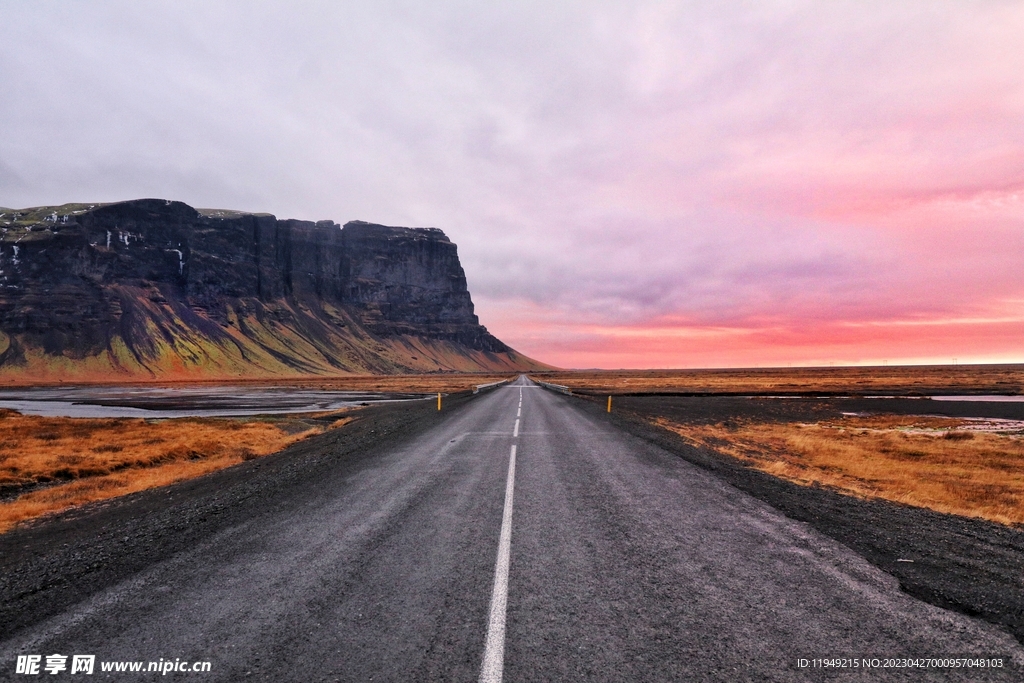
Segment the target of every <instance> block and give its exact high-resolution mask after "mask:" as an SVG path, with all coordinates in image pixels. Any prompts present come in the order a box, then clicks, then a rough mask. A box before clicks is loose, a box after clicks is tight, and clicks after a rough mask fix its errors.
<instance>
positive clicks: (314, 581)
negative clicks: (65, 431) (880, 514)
mask: <svg viewBox="0 0 1024 683" xmlns="http://www.w3.org/2000/svg"><path fill="white" fill-rule="evenodd" d="M271 507H272V508H273V509H272V510H270V511H268V512H267V513H266V514H260V515H254V516H252V517H251V518H250V519H246V520H241V521H239V522H238V523H235V524H232V525H231V526H229V527H228V528H223V529H221V530H219V531H218V532H217V533H216V534H214V535H212V536H210V537H208V538H205V539H203V540H202V541H201V542H197V543H196V544H195V545H193V546H191V547H189V548H187V549H185V550H183V551H182V552H179V553H177V554H176V555H174V556H173V557H171V558H169V559H166V560H164V561H161V562H159V563H157V564H154V565H152V566H150V567H148V568H146V569H144V570H143V571H141V572H139V573H137V574H135V575H133V576H131V577H130V578H128V579H127V580H124V581H121V582H119V583H117V584H116V585H113V586H110V587H108V588H106V589H105V590H102V591H100V592H99V593H96V594H94V595H92V596H91V597H89V598H88V599H86V600H84V601H82V602H79V603H77V604H74V605H73V606H71V607H69V608H68V609H67V610H65V611H64V612H62V613H60V614H56V615H54V616H52V617H50V618H48V619H45V620H43V621H41V622H39V623H36V624H34V625H32V626H30V627H28V628H26V629H22V630H21V631H19V632H17V633H15V634H14V636H13V637H11V638H10V639H8V640H7V641H5V642H3V643H0V662H2V663H3V666H4V667H5V670H4V672H3V673H2V674H0V678H2V677H3V676H6V675H8V674H10V677H11V678H12V679H14V680H30V679H32V678H38V677H31V676H21V675H15V674H13V673H11V672H13V671H14V662H15V660H16V658H17V656H18V655H25V654H38V655H41V656H43V664H45V656H46V655H50V654H53V653H58V654H64V655H73V654H76V653H88V654H94V655H95V656H96V660H97V662H101V661H107V662H110V661H142V662H147V663H148V662H150V661H158V660H163V661H168V662H169V661H175V660H179V661H186V662H194V661H209V662H210V671H209V672H207V673H191V672H171V673H169V674H167V676H158V675H155V674H148V675H147V674H139V673H134V674H127V673H121V674H116V673H103V672H101V671H100V670H99V664H97V665H96V671H95V672H94V674H93V676H92V679H93V680H97V679H98V680H104V679H105V678H110V679H113V680H149V679H153V680H155V679H157V678H161V679H163V680H172V679H173V680H203V681H241V680H272V681H333V680H338V681H430V680H452V681H459V680H464V681H477V680H488V681H497V680H505V681H575V680H588V681H671V680H683V681H690V680H698V681H699V680H727V681H739V680H757V681H761V680H846V679H847V678H846V676H847V674H837V673H836V672H834V671H827V672H826V671H822V670H816V669H812V668H801V667H800V666H799V665H798V662H799V661H800V660H801V659H805V660H807V661H808V663H809V664H810V663H813V662H814V660H816V659H831V658H837V657H855V658H856V659H857V661H858V662H861V663H863V661H864V659H865V658H866V659H868V660H870V659H875V658H877V659H878V660H879V661H880V663H882V662H884V661H885V660H886V659H887V658H894V659H899V658H906V657H919V656H931V657H941V658H946V657H952V656H964V655H976V656H990V657H1001V658H1003V659H1004V661H1005V665H1006V666H1007V667H1009V666H1011V664H1012V661H1013V660H1016V662H1017V663H1018V664H1019V663H1020V662H1021V661H1024V651H1022V648H1021V646H1020V645H1019V644H1018V643H1017V641H1016V640H1014V639H1013V638H1011V637H1010V636H1009V635H1007V634H1006V633H1005V632H1004V631H1002V630H1000V629H998V628H997V627H995V626H992V625H990V624H986V623H984V622H981V621H976V620H973V619H971V618H968V617H966V616H963V615H960V614H957V613H954V612H950V611H946V610H943V609H940V608H938V607H934V606H932V605H928V604H925V603H923V602H920V601H918V600H915V599H913V598H911V597H909V596H907V595H905V594H903V593H901V592H900V590H899V588H898V586H897V585H896V582H895V580H893V579H892V578H891V577H890V576H888V575H887V574H884V573H882V572H880V571H879V570H877V569H875V568H873V567H872V566H870V565H869V564H867V563H866V562H865V561H864V560H862V559H861V558H860V557H858V556H857V555H855V554H853V553H852V552H851V551H849V550H848V549H846V548H844V547H843V546H841V545H839V544H837V543H835V542H834V541H831V540H830V539H828V538H826V537H824V536H821V535H819V534H817V533H816V532H814V531H813V530H811V529H810V528H809V527H807V526H805V525H802V524H799V523H796V522H793V521H791V520H789V519H787V518H786V517H784V516H782V515H781V514H779V513H778V512H776V511H775V510H773V509H772V508H770V507H768V506H767V505H765V504H764V503H761V502H759V501H757V500H755V499H753V498H751V497H749V496H747V495H745V494H743V493H741V492H739V491H738V490H736V489H734V488H732V487H731V486H729V485H727V484H725V483H722V482H721V481H719V480H718V479H716V478H715V477H714V476H713V475H711V474H709V473H707V472H705V471H703V470H700V469H698V468H696V467H694V466H692V465H690V464H688V463H686V462H685V461H683V460H681V459H680V458H678V457H675V456H673V455H671V454H669V453H667V452H665V451H663V450H661V449H659V448H657V447H655V446H653V445H651V444H649V443H647V442H645V441H641V440H639V439H636V438H635V437H632V436H630V435H627V434H625V433H623V432H622V431H620V430H617V429H616V428H614V427H612V426H610V425H609V424H608V423H607V422H604V421H602V420H601V418H600V417H599V416H598V415H596V414H594V413H592V412H590V411H584V410H581V408H580V407H579V406H578V405H577V403H576V399H572V398H569V397H565V396H561V395H558V394H554V393H552V392H549V391H547V390H544V389H541V388H539V387H538V386H536V385H533V384H531V383H530V382H529V381H528V380H526V379H525V378H520V379H519V380H517V381H516V382H515V383H514V384H513V385H505V386H503V387H500V388H497V389H493V390H490V391H488V392H486V393H483V394H481V395H480V396H479V397H477V398H475V399H474V400H472V401H470V402H468V403H466V404H465V405H463V406H460V407H457V408H453V413H452V415H450V416H448V417H447V419H445V420H444V421H441V422H440V423H439V424H438V425H437V426H436V427H434V428H433V429H430V430H428V431H425V432H422V433H419V434H418V435H416V436H415V438H412V439H406V440H404V441H402V442H401V443H399V444H398V445H396V446H395V447H394V448H391V449H389V450H387V451H386V452H383V453H381V454H379V455H378V456H377V457H374V458H372V459H363V460H357V461H355V462H353V463H352V464H351V465H346V466H339V467H338V468H336V469H335V470H334V471H332V472H331V473H330V475H328V476H319V477H317V479H316V480H315V481H310V482H309V484H308V486H307V487H305V489H304V493H303V495H301V496H298V497H295V496H293V497H292V498H291V499H290V500H289V501H288V503H287V504H277V503H275V504H274V505H273V506H271ZM125 540H126V541H127V540H128V539H125ZM69 668H70V666H69ZM62 675H70V674H69V671H64V672H62ZM848 675H849V676H854V677H857V678H858V680H1016V677H1017V676H1019V675H1020V671H1019V670H1017V669H1004V670H996V669H992V670H984V671H979V670H975V669H972V670H963V669H960V670H948V669H947V670H921V669H878V670H874V671H871V672H870V673H868V674H867V675H864V674H863V673H857V674H848ZM41 676H45V678H46V679H47V680H59V679H60V678H59V677H58V676H51V675H48V674H45V673H43V674H41ZM168 677H169V678H168ZM71 678H72V680H75V679H76V677H74V676H72V677H71ZM86 680H89V679H86Z"/></svg>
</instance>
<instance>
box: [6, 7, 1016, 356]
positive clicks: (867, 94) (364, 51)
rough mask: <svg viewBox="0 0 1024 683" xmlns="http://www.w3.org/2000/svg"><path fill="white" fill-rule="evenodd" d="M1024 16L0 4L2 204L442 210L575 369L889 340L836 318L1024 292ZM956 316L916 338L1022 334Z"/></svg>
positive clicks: (528, 339) (814, 351) (999, 350)
mask: <svg viewBox="0 0 1024 683" xmlns="http://www.w3.org/2000/svg"><path fill="white" fill-rule="evenodd" d="M1022 29H1024V9H1022V8H1021V6H1020V5H1019V3H1013V2H978V3H959V2H906V3H897V4H890V5H878V4H872V5H865V4H864V3H859V2H847V3H843V2H836V3H828V4H827V5H823V4H821V3H818V2H766V3H747V2H729V3H711V4H708V3H692V2H639V3H632V4H623V3H611V2H609V3H604V2H587V3H583V2H565V3H517V4H516V5H514V6H503V5H493V4H492V5H481V4H480V3H469V2H438V3H413V2H382V3H367V4H357V3H326V2H298V3H273V2H268V3H259V4H256V5H252V4H250V3H233V2H227V3H198V2H174V3H171V2H162V3H147V5H146V7H145V8H142V7H139V6H138V5H137V4H135V3H127V2H109V3H103V4H100V5H96V4H92V5H90V6H88V7H86V6H85V5H83V4H67V3H31V4H24V3H19V4H13V5H8V6H7V7H5V34H4V35H5V39H4V41H2V42H0V82H3V83H4V84H5V90H6V92H7V93H10V94H11V96H10V97H5V100H4V102H3V103H2V104H0V131H2V132H0V160H2V165H0V204H4V205H8V206H28V205H36V204H53V203H63V202H65V201H76V200H78V201H82V200H85V201H107V200H116V199H124V198H129V197H137V196H163V197H168V198H174V199H180V200H182V201H186V202H189V203H191V204H193V205H195V206H206V207H225V208H235V209H247V210H254V211H270V212H274V213H277V214H278V215H280V216H288V217H299V218H309V219H321V218H331V219H334V220H338V221H342V222H343V221H345V220H349V219H352V218H362V219H366V220H373V221H378V222H384V223H390V224H396V225H429V226H436V227H441V228H443V229H444V230H445V231H446V232H447V233H448V234H449V236H451V237H452V239H453V240H454V241H456V242H457V243H458V244H459V249H460V254H461V255H462V257H463V261H464V265H465V267H466V270H467V274H468V277H469V281H470V286H471V290H472V291H473V293H474V297H475V299H476V300H477V304H478V306H477V307H478V313H479V314H480V315H481V319H482V320H483V322H484V323H485V324H488V325H489V326H490V327H491V328H492V330H493V331H495V332H496V333H498V334H499V336H500V337H501V338H503V339H505V340H506V341H508V342H509V343H511V344H512V345H513V346H516V347H517V348H520V347H521V348H522V350H524V351H526V352H527V353H532V354H534V355H536V356H538V357H540V358H543V359H547V358H548V357H549V356H550V357H551V358H557V359H558V361H557V362H559V363H563V364H568V365H575V364H583V365H589V364H594V363H596V362H597V361H596V359H600V358H607V359H609V360H608V362H612V360H614V362H616V363H620V364H627V365H629V364H632V365H645V364H649V363H651V362H653V360H651V359H652V358H654V357H655V356H654V355H651V354H648V353H647V352H645V351H644V349H648V350H651V349H655V348H657V349H660V350H659V351H658V353H657V358H658V359H660V360H658V364H679V365H685V364H691V365H692V364H693V363H692V361H694V359H696V358H703V357H707V358H709V359H710V357H709V356H707V355H706V354H705V353H704V352H703V351H700V347H699V344H701V343H706V341H707V339H708V336H707V335H708V334H709V332H708V330H718V331H719V332H716V334H725V335H726V336H727V337H728V338H729V339H732V340H733V341H731V342H729V344H725V345H724V346H723V347H722V348H726V347H728V348H731V349H733V350H732V351H730V353H731V354H732V355H730V356H728V358H729V359H731V360H729V362H731V363H739V364H742V362H743V358H747V357H755V356H757V357H761V356H771V357H778V358H780V359H789V360H787V361H786V362H791V361H796V362H799V361H800V359H801V358H803V359H811V358H819V359H820V358H824V357H825V356H827V355H828V354H833V355H835V354H836V353H838V351H837V349H839V346H836V344H838V341H837V340H841V339H844V338H845V339H850V340H852V341H850V343H849V344H852V345H853V346H849V345H848V344H842V345H840V346H841V347H842V348H843V349H846V348H847V347H848V346H849V348H850V349H852V350H851V351H850V352H849V353H847V352H846V351H843V354H845V355H843V357H844V358H854V357H858V358H867V357H876V356H877V355H878V354H877V353H876V352H875V351H876V350H878V349H880V348H881V347H883V346H885V345H886V344H889V343H890V342H889V341H885V340H881V338H880V337H879V336H878V335H874V336H871V335H867V334H861V333H858V334H852V333H851V332H850V330H852V329H862V328H859V327H856V326H858V325H882V326H888V327H885V329H891V330H894V331H893V333H892V334H893V335H895V336H892V339H897V338H898V337H899V334H903V335H906V339H907V340H908V341H907V343H908V344H911V340H912V339H917V338H919V337H920V334H919V333H917V332H913V333H911V332H907V331H906V329H905V326H901V325H902V322H901V321H908V320H909V321H917V320H922V319H924V320H936V321H942V320H954V319H956V320H976V319H980V318H984V316H985V315H988V314H989V312H991V311H993V310H997V309H998V310H1002V309H1004V308H1007V307H1009V308H1010V309H1012V308H1013V306H1014V305H1015V304H1008V303H1006V302H1013V301H1021V300H1024V291H1022V289H1024V282H1022V280H1021V278H1020V277H1019V275H1018V271H1019V264H1020V263H1021V262H1022V258H1021V257H1022V256H1024V225H1022V218H1021V217H1022V214H1021V212H1020V208H1021V190H1022V188H1024V170H1022V169H1024V164H1022V161H1024V129H1022V128H1021V127H1020V125H1019V122H1020V121H1021V120H1022V114H1024V76H1022V75H1021V74H1024V52H1022V51H1021V50H1020V49H1019V36H1020V35H1021V33H1022ZM979 316H980V317H979ZM851 326H853V327H851ZM864 329H867V328H864ZM871 329H874V328H871ZM943 329H946V330H948V334H947V336H946V337H943V339H945V340H946V341H944V342H943V341H941V340H940V339H939V338H938V337H936V336H935V335H934V334H933V333H929V334H931V336H930V337H928V341H927V344H924V342H923V341H920V339H919V341H920V343H921V344H922V345H923V346H922V351H921V354H919V356H915V355H914V352H912V351H907V352H905V353H903V354H902V355H901V357H904V358H915V357H920V358H925V357H927V358H935V357H940V356H939V355H936V354H940V352H941V353H944V352H943V350H942V349H943V348H944V347H942V344H946V345H947V347H948V348H953V347H954V346H956V343H957V342H956V339H957V338H958V335H959V336H964V335H967V336H969V337H970V338H971V339H972V342H971V343H972V346H971V349H972V350H971V353H973V354H975V357H978V358H982V357H984V358H995V357H999V358H1004V357H1006V355H1007V354H1012V353H1013V352H1014V351H1013V349H1015V348H1016V346H1015V344H1016V342H1013V343H1010V342H1009V341H1008V340H1010V339H1012V335H1011V336H1007V335H1006V334H1004V333H1003V332H999V331H996V330H995V328H993V327H992V326H991V325H988V324H981V323H977V324H976V326H975V327H971V326H970V325H969V324H966V323H964V324H959V323H958V324H957V325H953V326H947V327H945V328H943ZM968 329H970V330H973V331H971V332H967V331H966V330H968ZM1000 329H1002V328H1000ZM616 330H630V331H635V332H636V334H634V333H633V332H630V335H632V336H628V335H627V337H622V335H620V334H619V333H618V332H616ZM645 330H646V331H649V333H648V332H643V331H645ZM722 330H727V331H728V334H726V332H722ZM901 330H902V331H901ZM977 330H982V331H984V330H988V333H982V332H979V333H978V334H975V333H974V331H977ZM641 332H643V333H642V334H641ZM986 334H987V335H988V336H986ZM651 335H661V336H651ZM687 335H691V336H689V337H688V336H687ZM915 335H916V336H915ZM940 336H941V335H940ZM624 338H628V339H631V340H634V341H633V342H630V343H629V344H624V342H623V341H622V340H623V339H624ZM690 338H693V339H698V340H703V341H700V342H693V343H689V342H685V343H684V342H683V341H681V340H685V339H690ZM738 339H742V340H745V341H743V343H742V344H741V343H739V342H737V341H735V340H738ZM815 339H817V340H818V342H815ZM886 339H889V337H886ZM986 339H987V340H989V341H988V342H986ZM635 340H643V341H642V342H640V341H635ZM816 343H817V344H818V346H815V344H816ZM892 343H895V342H892ZM602 344H605V345H606V347H607V349H609V351H608V353H609V354H612V355H605V356H602V355H601V353H602V352H600V348H601V345H602ZM986 344H988V346H986ZM925 346H927V349H925V348H924V347H925ZM854 347H856V348H854ZM886 348H888V347H886ZM573 349H576V350H575V351H574V350H573ZM613 349H629V350H628V351H615V352H614V353H612V350H613ZM672 349H675V350H676V351H674V352H673V351H672ZM828 349H832V350H831V351H828ZM880 352H881V351H879V353H880ZM652 353H653V352H652ZM673 353H674V354H675V355H673ZM885 353H886V355H887V356H895V354H893V353H891V352H890V351H885ZM574 354H576V355H574ZM702 354H704V355H702ZM744 354H747V355H744ZM946 355H950V354H948V353H947V354H946ZM960 355H964V354H963V353H961V354H960ZM574 358H575V359H578V360H573V359H574ZM673 358H674V359H675V360H672V359H673ZM723 358H724V356H723ZM1022 360H1024V359H1022ZM553 362H554V361H553Z"/></svg>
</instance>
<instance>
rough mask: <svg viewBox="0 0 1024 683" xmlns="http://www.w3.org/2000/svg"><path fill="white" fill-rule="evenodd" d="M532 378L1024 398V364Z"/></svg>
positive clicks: (604, 385)
mask: <svg viewBox="0 0 1024 683" xmlns="http://www.w3.org/2000/svg"><path fill="white" fill-rule="evenodd" d="M530 376H531V377H533V378H536V379H540V380H543V381H545V382H552V383H554V384H563V385H566V386H568V387H570V388H571V389H573V390H574V391H578V392H586V393H605V394H628V393H638V394H642V393H659V392H676V393H690V394H724V393H729V394H762V395H763V394H780V395H788V394H802V393H827V394H837V393H846V394H886V393H892V394H899V395H930V394H956V393H971V394H1021V393H1024V365H931V366H881V367H878V366H876V367H840V368H832V367H828V368H746V369H737V370H589V371H588V370H583V371H572V372H568V371H566V372H537V373H530Z"/></svg>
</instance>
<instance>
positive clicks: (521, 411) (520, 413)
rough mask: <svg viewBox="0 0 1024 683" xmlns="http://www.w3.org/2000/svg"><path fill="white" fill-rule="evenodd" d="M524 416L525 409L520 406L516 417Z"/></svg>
mask: <svg viewBox="0 0 1024 683" xmlns="http://www.w3.org/2000/svg"><path fill="white" fill-rule="evenodd" d="M522 416H523V407H522V406H519V410H517V411H516V417H522Z"/></svg>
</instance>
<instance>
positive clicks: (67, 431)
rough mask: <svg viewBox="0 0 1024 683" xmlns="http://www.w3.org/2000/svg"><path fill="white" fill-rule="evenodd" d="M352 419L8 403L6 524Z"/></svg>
mask: <svg viewBox="0 0 1024 683" xmlns="http://www.w3.org/2000/svg"><path fill="white" fill-rule="evenodd" d="M514 377H515V375H511V374H493V373H436V374H424V375H401V376H378V375H363V376H350V377H339V378H326V379H322V378H316V379H310V380H305V381H295V380H290V381H280V382H273V381H267V380H253V381H250V382H246V381H239V382H233V383H232V384H233V385H238V386H289V387H295V388H302V389H313V388H315V389H323V390H334V391H365V392H386V393H429V394H433V393H437V392H441V393H445V394H449V393H455V392H459V391H466V390H472V389H473V388H474V387H475V386H477V385H480V384H489V383H491V382H498V381H501V380H505V379H513V378H514ZM161 384H166V383H161ZM204 384H209V385H221V383H218V382H190V383H188V385H187V386H203V385H204ZM167 386H174V385H167ZM352 419H354V418H353V417H352V416H351V415H342V414H341V413H340V412H339V413H338V414H336V415H334V416H333V417H327V418H324V417H323V416H321V417H319V418H311V417H310V416H305V417H304V416H289V417H274V418H266V417H259V418H247V419H240V418H206V419H195V418H187V419H176V420H144V419H126V418H119V419H75V418H47V417H33V416H24V415H20V414H18V413H16V412H14V411H4V410H0V494H3V497H2V498H0V533H3V532H5V531H7V530H8V529H10V528H12V527H13V526H15V525H17V524H18V523H20V522H23V521H26V520H29V519H34V518H36V517H40V516H42V515H46V514H49V513H54V512H60V511H62V510H66V509H68V508H71V507H75V506H77V505H82V504H85V503H90V502H94V501H98V500H105V499H108V498H114V497H116V496H122V495H125V494H128V493H133V492H135V491H142V490H145V489H150V488H154V487H157V486H164V485H167V484H171V483H174V482H176V481H183V480H185V479H191V478H194V477H198V476H201V475H204V474H207V473H209V472H213V471H216V470H219V469H222V468H225V467H230V466H231V465H234V464H237V463H239V462H242V461H244V460H248V459H251V458H255V457H259V456H262V455H268V454H270V453H276V452H278V451H280V450H282V449H284V448H285V447H287V446H288V445H289V444H291V443H294V442H295V441H298V440H299V439H303V438H306V437H308V436H311V435H313V434H318V433H321V432H323V431H324V430H325V429H331V428H336V427H340V426H343V425H344V424H346V423H347V422H349V421H351V420H352Z"/></svg>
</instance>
